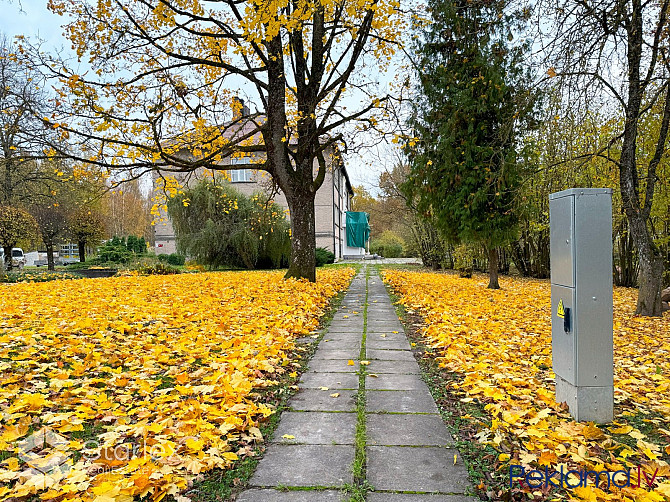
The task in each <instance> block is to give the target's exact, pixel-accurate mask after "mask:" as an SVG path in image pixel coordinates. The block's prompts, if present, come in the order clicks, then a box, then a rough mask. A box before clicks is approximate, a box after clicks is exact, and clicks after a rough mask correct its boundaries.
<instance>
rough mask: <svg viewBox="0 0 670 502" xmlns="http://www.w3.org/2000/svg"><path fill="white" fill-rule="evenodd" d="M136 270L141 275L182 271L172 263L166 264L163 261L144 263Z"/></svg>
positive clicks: (168, 273) (170, 273)
mask: <svg viewBox="0 0 670 502" xmlns="http://www.w3.org/2000/svg"><path fill="white" fill-rule="evenodd" d="M166 256H167V255H166ZM169 256H172V255H169ZM134 270H136V271H137V273H139V274H141V275H172V274H179V273H181V272H180V270H179V269H178V268H175V267H173V266H171V265H166V264H165V263H162V262H157V263H142V264H140V265H139V266H137V267H136V268H135V269H134Z"/></svg>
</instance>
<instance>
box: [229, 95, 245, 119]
mask: <svg viewBox="0 0 670 502" xmlns="http://www.w3.org/2000/svg"><path fill="white" fill-rule="evenodd" d="M232 107H233V120H239V119H241V118H242V117H248V116H249V107H248V106H247V105H245V104H244V100H243V99H241V98H240V97H238V96H233V103H232Z"/></svg>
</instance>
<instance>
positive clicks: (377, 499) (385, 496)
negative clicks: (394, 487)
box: [365, 492, 479, 502]
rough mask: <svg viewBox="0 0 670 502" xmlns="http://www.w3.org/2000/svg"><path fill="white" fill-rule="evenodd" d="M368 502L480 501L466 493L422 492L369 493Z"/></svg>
mask: <svg viewBox="0 0 670 502" xmlns="http://www.w3.org/2000/svg"><path fill="white" fill-rule="evenodd" d="M365 500H366V501H367V502H478V501H479V498H475V497H468V496H466V495H435V494H422V493H380V492H373V493H368V495H367V497H366V499H365Z"/></svg>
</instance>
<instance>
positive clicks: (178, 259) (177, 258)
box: [167, 253, 186, 266]
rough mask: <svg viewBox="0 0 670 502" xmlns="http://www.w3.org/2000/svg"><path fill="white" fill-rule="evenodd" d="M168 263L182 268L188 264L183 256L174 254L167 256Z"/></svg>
mask: <svg viewBox="0 0 670 502" xmlns="http://www.w3.org/2000/svg"><path fill="white" fill-rule="evenodd" d="M167 262H168V264H170V265H175V266H181V265H183V264H184V263H186V258H185V257H184V255H182V254H179V253H172V254H170V255H167Z"/></svg>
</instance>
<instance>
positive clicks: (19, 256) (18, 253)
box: [0, 248, 26, 270]
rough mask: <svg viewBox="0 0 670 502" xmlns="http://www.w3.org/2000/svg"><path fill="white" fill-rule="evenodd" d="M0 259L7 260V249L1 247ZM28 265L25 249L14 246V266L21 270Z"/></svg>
mask: <svg viewBox="0 0 670 502" xmlns="http://www.w3.org/2000/svg"><path fill="white" fill-rule="evenodd" d="M0 260H2V263H4V262H5V250H4V249H2V248H0ZM25 266H26V256H25V255H24V254H23V249H21V248H12V267H16V268H18V269H19V270H23V267H25Z"/></svg>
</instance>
